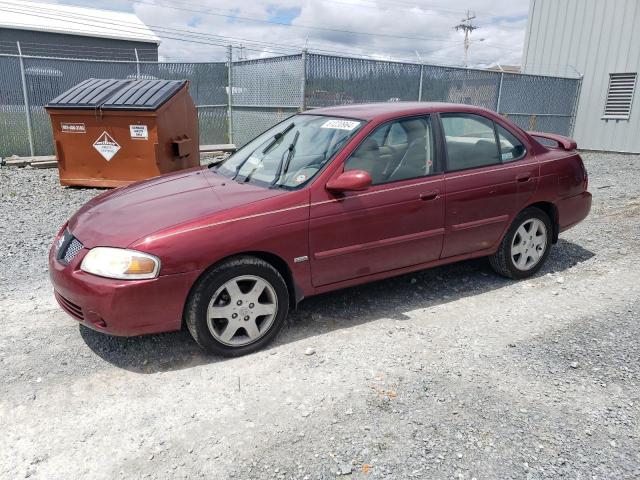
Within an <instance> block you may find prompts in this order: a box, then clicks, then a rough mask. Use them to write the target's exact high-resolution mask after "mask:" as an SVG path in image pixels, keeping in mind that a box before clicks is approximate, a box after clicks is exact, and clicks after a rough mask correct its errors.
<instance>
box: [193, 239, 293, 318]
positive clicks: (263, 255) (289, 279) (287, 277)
mask: <svg viewBox="0 0 640 480" xmlns="http://www.w3.org/2000/svg"><path fill="white" fill-rule="evenodd" d="M242 256H251V257H256V258H259V259H260V260H264V261H265V262H267V263H268V264H270V265H271V266H272V267H273V268H275V269H276V270H277V271H278V273H279V274H280V275H282V278H283V279H284V281H285V283H286V284H287V290H288V291H289V308H291V309H295V308H296V306H297V304H298V302H299V301H300V300H302V293H301V292H300V289H299V288H298V287H297V285H296V283H295V281H294V280H293V274H292V273H291V270H290V269H289V265H287V262H285V261H284V260H283V259H282V258H280V257H279V256H277V255H274V254H273V253H269V252H259V251H258V252H241V253H236V254H234V255H229V256H227V257H224V258H221V259H220V260H218V261H217V262H216V263H214V264H212V265H209V266H208V267H207V268H206V269H204V271H203V272H202V273H201V274H200V276H199V277H198V278H197V279H196V281H195V282H193V285H191V288H190V289H189V294H188V295H187V298H186V299H185V302H184V307H183V314H182V324H183V326H184V309H186V308H187V304H188V303H189V297H190V296H191V292H192V291H193V288H194V287H195V286H196V284H197V283H198V281H199V280H200V279H201V278H202V276H203V275H204V274H205V273H206V272H208V271H209V270H211V269H212V268H214V267H216V266H217V265H219V264H221V263H222V262H226V261H227V260H229V259H231V258H235V257H242Z"/></svg>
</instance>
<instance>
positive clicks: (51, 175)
mask: <svg viewBox="0 0 640 480" xmlns="http://www.w3.org/2000/svg"><path fill="white" fill-rule="evenodd" d="M584 158H585V161H586V164H587V168H588V170H589V173H590V190H591V191H592V193H593V194H594V206H593V209H592V213H591V216H590V217H589V218H588V219H587V221H585V222H584V223H582V224H581V225H579V226H578V227H576V228H574V229H572V230H570V231H569V232H566V233H565V234H563V235H562V236H561V240H560V242H559V243H558V245H556V246H555V248H554V249H553V251H552V253H551V255H550V257H549V260H548V262H547V264H546V266H545V267H544V269H543V270H542V271H541V272H540V273H539V274H538V275H537V276H536V277H535V278H533V279H530V280H527V281H522V282H513V281H508V280H505V279H502V278H500V277H497V276H496V275H494V274H493V273H492V271H491V270H490V268H489V267H488V264H487V262H486V261H485V260H476V261H469V262H464V263H460V264H456V265H452V266H446V267H441V268H436V269H432V270H428V271H424V272H420V273H417V274H412V275H406V276H402V277H399V278H395V279H391V280H386V281H382V282H377V283H374V284H371V285H367V286H363V287H357V288H351V289H348V290H344V291H341V292H337V293H332V294H328V295H322V296H319V297H315V298H310V299H308V300H305V301H304V302H303V303H302V304H301V305H300V308H299V309H298V311H296V312H295V313H294V314H293V318H292V320H293V321H292V325H291V326H290V327H289V328H287V329H285V330H284V331H283V332H282V334H281V335H280V337H279V338H278V340H277V342H276V343H275V344H274V345H273V346H272V347H271V348H269V349H267V350H266V351H262V352H258V353H256V354H253V355H250V356H246V357H243V358H238V359H232V360H224V359H220V358H215V357H209V356H206V355H203V354H202V352H201V351H200V350H199V349H198V348H197V346H196V345H195V344H194V342H193V341H192V340H191V339H190V337H189V336H188V334H186V333H184V332H180V333H174V334H166V335H155V336H148V337H140V338H130V339H122V338H112V337H108V336H104V335H101V334H97V333H94V332H92V331H90V330H88V329H85V328H82V327H79V326H78V325H77V324H76V323H75V322H74V321H73V320H71V319H70V318H68V317H67V316H66V315H65V314H64V313H63V312H62V311H60V310H59V309H58V308H57V307H56V305H55V303H54V299H53V296H52V292H51V287H50V285H49V283H48V279H47V274H46V253H47V250H48V247H49V244H50V242H51V240H52V237H53V235H54V234H55V232H56V231H57V229H58V228H59V226H60V225H61V224H62V223H63V222H64V220H65V219H66V218H67V217H68V216H69V215H70V214H71V213H72V212H73V211H75V210H76V209H77V208H78V207H79V206H80V205H81V204H82V203H83V202H85V201H87V200H88V199H89V198H91V197H92V196H94V195H96V194H97V193H98V192H99V191H98V190H91V189H70V188H64V189H63V188H61V187H60V186H59V185H58V184H57V179H56V171H55V170H46V171H40V170H26V169H9V168H0V185H1V188H2V200H1V203H0V224H1V225H2V228H1V229H0V241H1V243H2V245H3V254H2V263H1V264H0V321H1V324H0V326H1V330H0V352H1V357H0V385H2V395H1V396H0V425H1V427H0V428H1V429H2V435H1V436H0V477H1V478H25V477H29V478H43V479H55V478H60V479H69V478H105V479H111V478H242V479H248V478H256V479H262V478H274V479H285V478H296V479H298V478H300V479H302V478H309V479H311V478H334V477H335V476H336V475H351V476H352V477H353V478H382V477H385V478H394V479H395V478H397V479H406V478H460V479H472V478H476V479H478V480H480V479H497V478H500V479H506V478H518V479H520V478H529V479H541V478H554V479H556V478H569V479H585V478H598V479H604V478H610V479H622V478H639V477H640V458H639V453H638V452H640V362H639V360H640V349H639V346H638V345H639V344H638V338H640V325H639V323H638V313H639V312H640V295H639V294H640V264H639V263H638V262H636V261H635V259H637V257H636V255H638V254H640V245H639V244H638V242H637V239H638V237H639V236H640V182H638V179H639V178H640V156H632V155H613V154H606V155H605V154H595V153H585V154H584Z"/></svg>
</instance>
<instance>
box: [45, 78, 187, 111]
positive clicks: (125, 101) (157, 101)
mask: <svg viewBox="0 0 640 480" xmlns="http://www.w3.org/2000/svg"><path fill="white" fill-rule="evenodd" d="M186 83H187V81H186V80H116V79H103V78H90V79H88V80H85V81H84V82H82V83H79V84H78V85H76V86H75V87H73V88H70V89H69V90H67V91H66V92H64V93H62V94H60V95H58V96H57V97H56V98H54V99H53V100H51V101H50V102H49V103H48V104H47V107H51V108H68V109H96V108H100V109H102V110H121V109H122V110H156V109H158V108H159V107H160V106H161V105H162V104H164V103H165V102H166V101H167V100H169V99H170V98H171V97H172V96H174V95H175V94H176V93H177V92H178V90H180V89H181V88H182V87H183V86H184V85H185V84H186Z"/></svg>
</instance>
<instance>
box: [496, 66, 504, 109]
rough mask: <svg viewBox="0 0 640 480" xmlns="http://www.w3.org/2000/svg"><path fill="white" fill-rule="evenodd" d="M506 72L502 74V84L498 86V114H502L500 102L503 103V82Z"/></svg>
mask: <svg viewBox="0 0 640 480" xmlns="http://www.w3.org/2000/svg"><path fill="white" fill-rule="evenodd" d="M503 79H504V72H500V83H499V84H498V101H497V102H496V112H498V113H500V102H501V101H502V80H503Z"/></svg>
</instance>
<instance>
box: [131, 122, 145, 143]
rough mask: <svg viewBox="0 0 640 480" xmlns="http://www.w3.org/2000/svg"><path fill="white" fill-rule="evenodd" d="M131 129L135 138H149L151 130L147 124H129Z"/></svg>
mask: <svg viewBox="0 0 640 480" xmlns="http://www.w3.org/2000/svg"><path fill="white" fill-rule="evenodd" d="M129 131H130V132H131V138H132V139H134V140H149V130H148V129H147V126H146V125H129Z"/></svg>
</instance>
